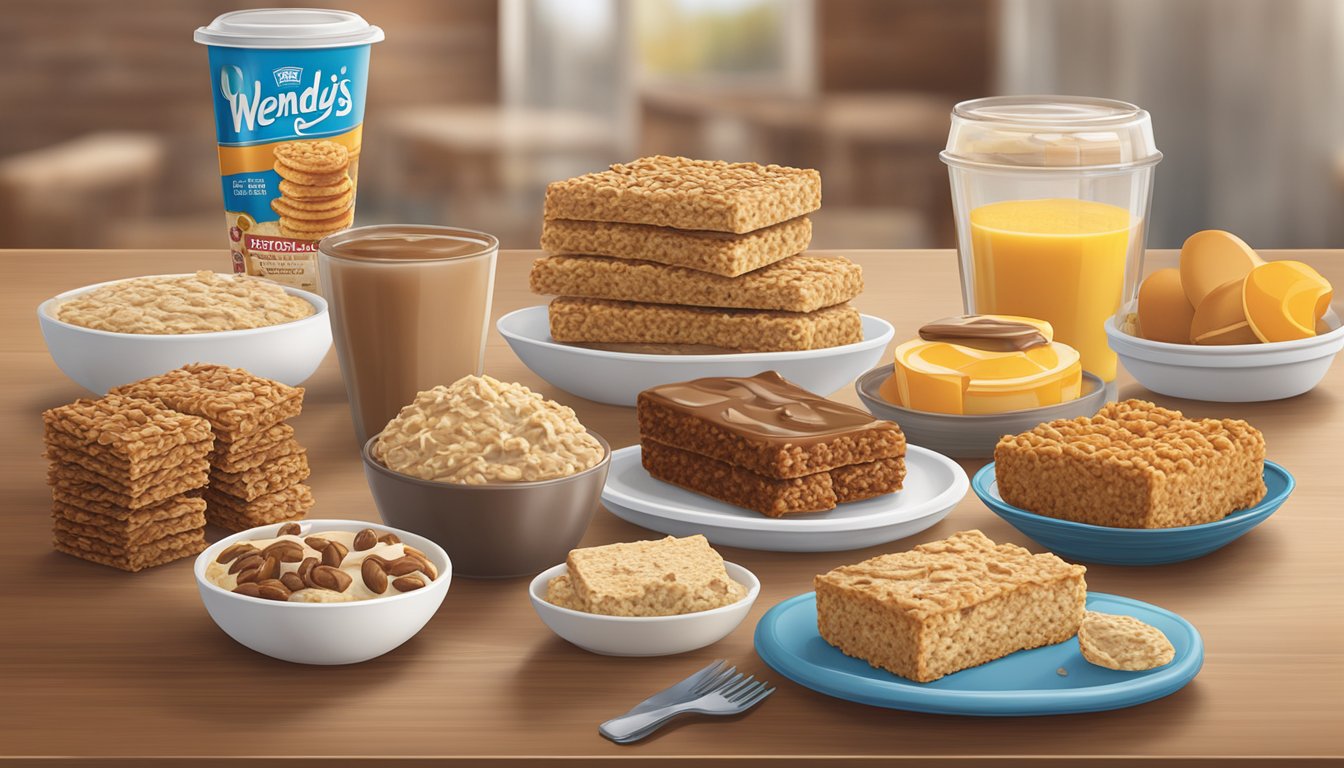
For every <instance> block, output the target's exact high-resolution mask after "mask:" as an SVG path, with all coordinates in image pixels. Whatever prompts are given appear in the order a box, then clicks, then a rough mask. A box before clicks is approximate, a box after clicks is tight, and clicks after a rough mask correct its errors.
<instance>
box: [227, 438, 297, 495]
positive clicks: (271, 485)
mask: <svg viewBox="0 0 1344 768" xmlns="http://www.w3.org/2000/svg"><path fill="white" fill-rule="evenodd" d="M310 474H311V471H310V470H309V468H308V452H307V451H305V450H304V449H302V448H300V449H299V450H298V451H296V452H294V453H291V454H289V455H286V456H281V457H279V458H277V459H276V460H274V461H270V462H266V463H265V464H262V465H261V466H259V467H255V468H253V469H249V470H246V471H243V472H224V471H222V470H219V469H212V470H211V471H210V487H211V488H214V489H216V490H219V491H223V492H224V493H227V494H229V495H230V496H233V497H235V498H238V499H241V500H243V501H253V500H254V499H257V498H260V497H262V496H265V495H267V494H271V493H275V492H276V491H280V490H284V489H285V488H288V487H290V486H291V485H295V484H297V483H301V482H303V481H304V480H307V479H308V476H309V475H310Z"/></svg>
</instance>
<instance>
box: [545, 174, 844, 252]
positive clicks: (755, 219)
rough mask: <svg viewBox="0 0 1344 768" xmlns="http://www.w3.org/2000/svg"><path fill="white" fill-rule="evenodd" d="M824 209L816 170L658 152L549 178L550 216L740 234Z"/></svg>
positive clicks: (551, 217)
mask: <svg viewBox="0 0 1344 768" xmlns="http://www.w3.org/2000/svg"><path fill="white" fill-rule="evenodd" d="M820 207H821V174H820V173H817V172H816V171H814V170H802V169H799V168H785V167H781V166H778V165H760V164H758V163H726V162H723V161H722V160H691V159H688V158H685V157H664V156H661V155H659V156H656V157H645V158H641V159H639V160H636V161H634V162H633V163H621V164H617V165H613V166H611V169H610V170H606V171H601V172H598V173H589V174H585V175H583V176H578V177H576V178H572V179H567V180H565V181H555V182H552V183H551V184H549V185H547V187H546V207H545V217H546V218H547V219H581V220H584V221H614V222H625V223H629V224H652V225H655V226H662V227H675V228H677V229H695V230H703V229H709V230H715V231H718V232H735V233H738V234H741V233H743V232H751V231H752V230H757V229H761V228H762V227H768V226H770V225H772V224H778V223H779V222H781V221H787V220H789V219H792V218H796V217H798V216H802V215H803V214H806V213H810V212H812V211H815V210H817V209H818V208H820Z"/></svg>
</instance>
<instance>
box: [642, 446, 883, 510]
mask: <svg viewBox="0 0 1344 768" xmlns="http://www.w3.org/2000/svg"><path fill="white" fill-rule="evenodd" d="M640 460H641V462H642V463H643V465H644V469H645V470H647V471H648V473H649V475H650V476H651V477H654V478H656V479H658V480H662V481H663V482H665V483H671V484H672V485H677V486H680V487H682V488H685V489H686V490H688V491H695V492H696V493H700V494H704V495H705V496H709V497H710V498H714V499H719V500H720V501H726V502H728V503H729V504H733V505H735V506H739V507H742V508H743V509H750V510H752V511H754V512H759V513H761V514H762V515H766V516H768V517H783V516H784V515H793V514H803V513H807V512H825V511H826V510H829V509H835V506H836V505H837V504H844V503H846V502H850V501H861V500H863V499H870V498H873V497H874V496H882V495H885V494H888V493H895V492H896V491H899V490H900V489H901V483H902V482H903V480H904V478H905V459H904V458H901V457H896V458H891V459H879V460H877V461H870V462H867V463H864V464H851V465H849V466H845V467H839V468H837V469H833V470H830V471H826V472H817V473H814V474H811V475H803V476H802V477H794V478H789V479H785V480H780V479H777V478H773V477H765V476H763V475H758V474H756V473H755V472H752V471H751V470H749V469H743V468H742V467H737V466H733V465H732V464H728V463H726V462H722V461H719V460H717V459H711V458H708V457H705V456H701V455H699V454H696V453H691V452H690V451H684V450H682V449H680V448H673V447H671V446H667V445H663V444H662V443H659V442H656V441H654V440H647V439H646V440H644V441H642V442H641V443H640Z"/></svg>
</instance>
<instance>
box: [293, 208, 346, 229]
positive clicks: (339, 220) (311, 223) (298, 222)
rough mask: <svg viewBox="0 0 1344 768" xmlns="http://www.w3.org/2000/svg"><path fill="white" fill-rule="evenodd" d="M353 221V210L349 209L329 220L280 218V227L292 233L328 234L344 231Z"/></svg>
mask: <svg viewBox="0 0 1344 768" xmlns="http://www.w3.org/2000/svg"><path fill="white" fill-rule="evenodd" d="M354 219H355V210H354V209H353V208H351V209H350V210H348V211H346V212H345V213H343V214H341V215H340V216H334V217H332V218H329V219H293V218H290V217H288V216H281V217H280V226H281V227H282V228H284V229H288V230H290V231H292V232H329V231H333V230H337V229H345V228H346V227H348V226H350V222H352V221H354Z"/></svg>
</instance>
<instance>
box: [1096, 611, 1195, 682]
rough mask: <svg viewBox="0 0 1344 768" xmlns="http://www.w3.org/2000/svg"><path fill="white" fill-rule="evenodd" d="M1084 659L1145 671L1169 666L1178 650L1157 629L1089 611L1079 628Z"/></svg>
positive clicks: (1099, 664)
mask: <svg viewBox="0 0 1344 768" xmlns="http://www.w3.org/2000/svg"><path fill="white" fill-rule="evenodd" d="M1078 647H1079V648H1081V649H1082V651H1083V658H1084V659H1087V660H1088V661H1089V662H1091V663H1093V664H1096V665H1097V666H1099V667H1105V668H1107V669H1118V670H1122V671H1125V672H1142V671H1143V670H1146V669H1156V668H1157V667H1160V666H1162V665H1164V664H1169V663H1170V662H1171V660H1172V659H1174V658H1176V649H1175V648H1174V647H1172V645H1171V641H1170V640H1168V639H1167V636H1166V635H1164V634H1162V630H1160V629H1158V628H1157V627H1154V626H1151V625H1149V624H1145V623H1143V622H1142V621H1139V620H1138V619H1136V618H1134V617H1132V616H1116V615H1113V614H1109V613H1097V612H1096V611H1088V612H1087V614H1086V615H1084V616H1083V623H1082V626H1081V627H1079V629H1078Z"/></svg>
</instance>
